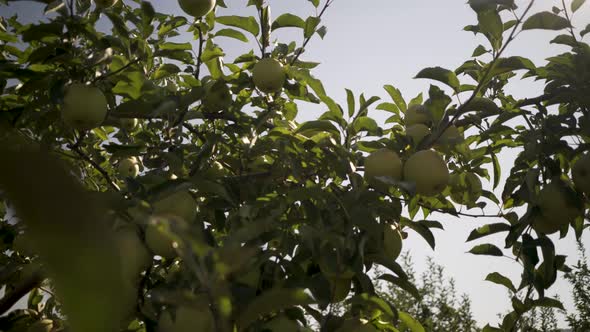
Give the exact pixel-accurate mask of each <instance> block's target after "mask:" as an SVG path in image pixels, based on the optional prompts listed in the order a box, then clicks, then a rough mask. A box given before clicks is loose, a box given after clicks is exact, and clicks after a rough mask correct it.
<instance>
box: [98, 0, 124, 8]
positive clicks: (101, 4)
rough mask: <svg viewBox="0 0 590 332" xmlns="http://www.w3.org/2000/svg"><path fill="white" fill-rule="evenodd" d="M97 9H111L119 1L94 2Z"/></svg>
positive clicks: (100, 0)
mask: <svg viewBox="0 0 590 332" xmlns="http://www.w3.org/2000/svg"><path fill="white" fill-rule="evenodd" d="M94 2H95V3H96V7H99V8H110V7H112V6H114V5H115V4H116V3H117V2H119V0H94Z"/></svg>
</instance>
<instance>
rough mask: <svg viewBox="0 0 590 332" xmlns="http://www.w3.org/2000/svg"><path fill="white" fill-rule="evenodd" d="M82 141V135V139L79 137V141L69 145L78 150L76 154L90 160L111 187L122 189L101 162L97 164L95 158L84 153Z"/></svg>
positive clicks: (75, 150)
mask: <svg viewBox="0 0 590 332" xmlns="http://www.w3.org/2000/svg"><path fill="white" fill-rule="evenodd" d="M81 143H82V136H80V139H78V141H77V142H76V143H75V144H73V145H70V146H69V147H70V149H71V150H72V151H74V152H76V154H78V156H80V158H82V159H83V160H85V161H86V162H88V163H89V164H90V165H92V167H94V168H95V169H96V170H97V171H98V172H99V173H100V174H101V175H102V177H103V178H104V179H105V180H106V182H107V183H108V184H109V185H110V186H111V188H113V189H114V190H115V191H121V189H120V188H119V186H117V184H116V183H115V182H114V181H113V180H112V179H111V177H110V176H109V173H107V171H105V170H104V169H103V168H102V167H100V165H99V164H97V163H96V162H95V161H94V160H92V158H90V156H88V155H87V154H86V153H84V151H82V149H80V144H81Z"/></svg>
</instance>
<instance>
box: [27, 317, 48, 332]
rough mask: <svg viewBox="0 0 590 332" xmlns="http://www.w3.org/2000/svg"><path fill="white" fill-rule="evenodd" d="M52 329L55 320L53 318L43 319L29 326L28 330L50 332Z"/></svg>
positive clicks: (30, 331)
mask: <svg viewBox="0 0 590 332" xmlns="http://www.w3.org/2000/svg"><path fill="white" fill-rule="evenodd" d="M52 329H53V321H52V320H51V319H43V320H40V321H38V322H35V323H33V324H32V325H31V326H29V328H28V329H27V332H50V331H51V330H52Z"/></svg>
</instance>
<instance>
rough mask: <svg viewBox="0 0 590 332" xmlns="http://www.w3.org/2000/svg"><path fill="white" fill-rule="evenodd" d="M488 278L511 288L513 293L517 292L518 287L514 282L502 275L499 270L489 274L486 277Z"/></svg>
mask: <svg viewBox="0 0 590 332" xmlns="http://www.w3.org/2000/svg"><path fill="white" fill-rule="evenodd" d="M486 280H487V281H491V282H493V283H495V284H498V285H502V286H504V287H506V288H508V289H510V290H511V291H512V292H513V293H516V287H514V284H513V283H512V281H510V279H508V278H507V277H505V276H503V275H501V274H500V273H498V272H494V273H490V274H488V276H487V277H486Z"/></svg>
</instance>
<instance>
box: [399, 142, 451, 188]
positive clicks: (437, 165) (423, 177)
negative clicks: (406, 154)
mask: <svg viewBox="0 0 590 332" xmlns="http://www.w3.org/2000/svg"><path fill="white" fill-rule="evenodd" d="M404 180H406V181H408V182H413V183H415V184H416V193H418V194H420V195H424V196H434V195H436V194H439V193H441V192H442V191H443V190H444V189H445V188H446V186H447V184H448V182H449V169H448V168H447V164H446V163H445V161H444V159H443V158H442V157H441V156H440V155H439V154H438V153H436V152H434V151H432V150H422V151H418V152H416V153H415V154H413V155H412V156H410V158H408V160H407V161H406V163H405V164H404Z"/></svg>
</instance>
